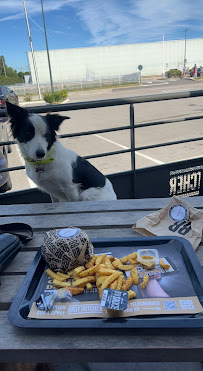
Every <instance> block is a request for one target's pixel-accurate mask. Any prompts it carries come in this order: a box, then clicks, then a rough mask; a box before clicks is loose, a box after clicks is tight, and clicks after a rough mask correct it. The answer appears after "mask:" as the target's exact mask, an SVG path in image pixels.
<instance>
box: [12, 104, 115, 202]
mask: <svg viewBox="0 0 203 371" xmlns="http://www.w3.org/2000/svg"><path fill="white" fill-rule="evenodd" d="M6 106H7V113H8V116H9V117H10V123H11V131H12V134H13V137H14V138H15V139H16V140H17V143H18V145H19V148H20V151H21V153H22V156H23V157H24V159H25V168H26V173H27V175H28V176H29V178H31V179H32V180H33V182H35V183H36V184H37V186H38V187H39V188H40V189H41V190H42V191H44V192H46V193H48V194H49V195H50V196H51V199H52V202H61V201H99V200H100V201H104V200H116V198H117V197H116V194H115V192H114V190H113V187H112V184H111V182H110V181H109V179H107V178H105V176H104V175H103V174H102V173H100V171H98V170H97V169H96V168H95V167H94V166H93V165H91V164H90V163H89V162H88V161H86V160H85V159H83V158H82V157H80V156H78V155H77V153H75V152H73V151H71V150H69V149H68V148H65V147H64V146H63V145H62V144H61V143H60V142H59V140H58V139H57V137H56V131H57V130H58V129H59V126H60V124H61V123H62V121H63V120H65V119H69V117H65V116H60V115H58V114H47V115H46V116H44V117H43V116H40V115H35V114H29V113H28V111H27V110H25V109H23V108H21V107H19V106H16V105H13V104H11V103H9V102H6Z"/></svg>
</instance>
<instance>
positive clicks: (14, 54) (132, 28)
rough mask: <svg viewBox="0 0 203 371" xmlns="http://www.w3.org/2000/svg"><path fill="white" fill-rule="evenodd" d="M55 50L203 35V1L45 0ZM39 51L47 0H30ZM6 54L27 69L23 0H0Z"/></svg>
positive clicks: (0, 32) (51, 46) (9, 61)
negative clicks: (42, 11) (42, 10)
mask: <svg viewBox="0 0 203 371" xmlns="http://www.w3.org/2000/svg"><path fill="white" fill-rule="evenodd" d="M43 4H44V12H45V20H46V28H47V34H48V44H49V49H65V48H78V47H91V46H102V45H117V44H131V43H140V42H152V41H160V40H162V35H163V34H164V35H165V40H179V39H183V38H184V35H185V33H184V29H185V28H189V31H188V32H187V38H188V39H193V38H203V23H202V19H203V3H202V0H193V1H191V0H159V1H157V0H43ZM26 6H27V13H28V18H29V24H30V30H31V36H32V42H33V47H34V50H36V51H37V50H45V48H46V45H45V38H44V32H43V19H42V13H41V0H26ZM0 35H1V44H0V55H4V57H5V60H6V64H7V65H8V66H11V67H13V68H15V69H17V70H18V71H20V70H27V65H28V63H27V56H26V51H30V44H29V39H28V33H27V26H26V21H25V14H24V7H23V1H22V0H1V1H0Z"/></svg>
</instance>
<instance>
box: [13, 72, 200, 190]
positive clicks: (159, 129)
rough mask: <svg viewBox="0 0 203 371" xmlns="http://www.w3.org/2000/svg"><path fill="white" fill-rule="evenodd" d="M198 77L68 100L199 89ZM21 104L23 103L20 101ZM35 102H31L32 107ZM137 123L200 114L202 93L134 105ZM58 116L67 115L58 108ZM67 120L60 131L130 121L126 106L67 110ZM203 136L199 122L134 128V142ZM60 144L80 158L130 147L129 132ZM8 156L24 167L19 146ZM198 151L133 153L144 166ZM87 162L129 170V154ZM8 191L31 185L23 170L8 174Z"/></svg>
mask: <svg viewBox="0 0 203 371" xmlns="http://www.w3.org/2000/svg"><path fill="white" fill-rule="evenodd" d="M201 89H203V83H202V82H201V81H198V82H197V81H193V80H186V81H176V80H172V81H170V82H168V81H167V80H164V81H161V80H152V81H150V79H149V80H145V81H144V82H143V83H142V86H141V87H137V88H134V89H133V88H129V89H127V88H123V89H103V90H99V91H86V92H85V91H81V92H77V93H76V92H75V93H70V94H69V99H70V102H71V103H73V102H81V101H87V100H88V101H92V100H100V99H112V98H121V97H135V96H138V95H146V94H150V95H151V94H159V93H162V92H172V91H173V92H174V91H185V90H201ZM20 104H21V105H24V104H25V103H23V102H21V103H20ZM35 104H36V105H39V103H37V102H36V103H34V102H32V103H31V104H30V106H31V105H32V106H33V105H35ZM134 111H135V123H136V124H139V123H145V122H152V121H159V120H162V119H167V118H178V119H181V118H184V117H187V116H198V115H202V114H203V97H197V98H189V99H178V100H171V101H162V102H150V103H141V104H135V105H134ZM61 114H62V115H67V113H65V112H62V113H61ZM68 116H70V117H71V119H70V120H65V121H64V122H63V124H62V125H61V130H60V132H59V134H65V133H73V132H80V131H89V130H95V129H104V128H111V127H119V126H124V125H129V105H124V106H116V107H106V108H97V109H86V110H79V111H69V112H68ZM200 136H203V121H202V120H196V121H188V122H178V123H172V124H165V125H162V126H160V125H159V126H154V127H147V128H137V129H136V131H135V142H136V146H143V145H152V144H158V143H163V142H169V141H175V140H181V139H188V138H194V137H200ZM61 140H62V143H63V144H64V145H65V146H66V147H68V148H70V149H72V150H73V151H75V152H77V153H78V154H80V155H81V156H86V155H92V154H96V153H103V152H109V151H118V150H122V149H128V148H129V147H130V133H129V130H125V131H118V132H112V133H102V134H94V135H91V136H88V137H87V136H85V137H76V138H67V139H61ZM12 148H13V150H12V153H11V154H9V157H8V159H9V166H11V167H12V166H18V165H22V164H23V165H24V160H23V159H22V158H21V156H20V153H19V149H18V147H17V145H14V146H12ZM201 155H202V141H197V142H192V143H188V144H180V145H172V146H167V147H160V148H154V149H150V150H143V151H139V152H136V167H137V168H141V167H148V166H154V165H159V164H163V163H168V162H173V161H180V160H184V159H189V158H193V157H194V158H195V157H199V156H201ZM90 161H91V163H92V164H93V165H94V166H96V167H97V168H98V169H99V170H100V171H102V172H103V173H104V174H110V173H116V172H121V171H126V170H129V169H130V166H131V163H130V154H122V155H115V156H109V157H102V158H97V159H91V160H90ZM11 179H12V183H13V188H12V191H15V190H20V189H26V188H30V187H33V186H34V184H33V183H32V182H31V181H30V180H29V179H28V178H27V176H26V174H25V171H24V170H20V171H13V172H11Z"/></svg>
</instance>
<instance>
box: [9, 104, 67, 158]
mask: <svg viewBox="0 0 203 371" xmlns="http://www.w3.org/2000/svg"><path fill="white" fill-rule="evenodd" d="M6 108H7V113H8V116H9V117H10V123H11V131H12V134H13V137H14V138H15V139H16V140H17V142H18V144H19V147H20V150H21V153H22V155H23V157H24V158H26V157H28V158H30V159H33V160H39V159H43V158H45V157H46V155H47V152H48V151H49V150H50V149H51V147H52V146H53V144H54V142H55V141H56V131H57V130H58V129H59V126H60V124H61V123H62V121H63V120H65V119H69V117H67V116H60V115H58V114H47V115H46V116H44V117H43V116H40V115H34V114H29V112H28V111H27V110H25V109H23V108H22V107H19V106H16V105H14V104H12V103H9V102H6Z"/></svg>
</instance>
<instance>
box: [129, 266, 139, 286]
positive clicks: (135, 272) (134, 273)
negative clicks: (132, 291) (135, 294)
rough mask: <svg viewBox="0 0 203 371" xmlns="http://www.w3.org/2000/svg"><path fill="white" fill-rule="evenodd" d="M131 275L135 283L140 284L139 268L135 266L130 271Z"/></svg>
mask: <svg viewBox="0 0 203 371" xmlns="http://www.w3.org/2000/svg"><path fill="white" fill-rule="evenodd" d="M130 275H131V277H132V279H133V283H134V285H138V281H139V276H138V271H137V268H133V269H132V270H131V271H130Z"/></svg>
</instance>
